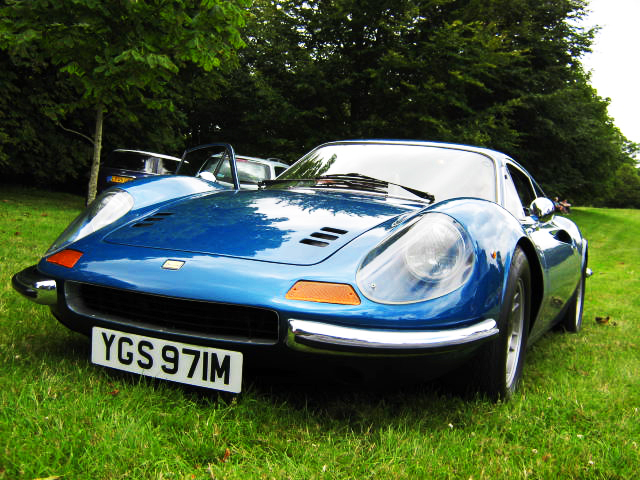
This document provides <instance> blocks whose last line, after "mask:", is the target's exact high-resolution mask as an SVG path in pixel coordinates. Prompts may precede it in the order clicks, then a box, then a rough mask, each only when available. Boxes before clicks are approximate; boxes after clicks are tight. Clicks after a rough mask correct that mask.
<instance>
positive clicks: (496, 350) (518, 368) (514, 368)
mask: <svg viewBox="0 0 640 480" xmlns="http://www.w3.org/2000/svg"><path fill="white" fill-rule="evenodd" d="M530 316H531V270H530V269H529V261H528V260H527V256H526V255H525V253H524V252H523V251H522V249H521V248H520V247H517V248H516V250H515V252H514V254H513V260H512V262H511V268H510V269H509V277H508V279H507V289H506V292H505V297H504V302H503V304H502V307H501V309H500V317H499V319H498V329H499V330H500V333H499V334H498V335H497V337H496V338H494V339H493V340H491V341H490V342H489V343H487V344H486V345H484V346H483V347H482V348H481V350H480V353H479V357H478V358H477V359H476V363H475V366H476V374H477V377H476V380H477V381H478V383H479V385H478V386H479V390H480V391H481V392H482V393H485V394H486V395H487V396H488V397H489V398H491V399H492V400H500V399H501V400H508V399H509V398H511V396H512V395H513V394H514V393H515V391H516V390H517V388H518V385H519V383H520V380H521V378H522V368H523V366H524V358H525V353H526V347H527V338H528V337H529V324H530Z"/></svg>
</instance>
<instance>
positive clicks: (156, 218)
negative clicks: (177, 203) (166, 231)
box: [133, 212, 173, 228]
mask: <svg viewBox="0 0 640 480" xmlns="http://www.w3.org/2000/svg"><path fill="white" fill-rule="evenodd" d="M170 215H173V213H172V212H158V213H154V214H153V215H151V216H150V217H147V218H145V219H144V220H142V221H141V222H138V223H134V224H133V226H134V227H135V228H139V227H150V226H152V225H154V224H155V223H156V222H161V221H162V220H164V219H165V218H167V217H168V216H170Z"/></svg>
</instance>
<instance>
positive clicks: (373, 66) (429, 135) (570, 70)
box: [0, 0, 638, 204]
mask: <svg viewBox="0 0 640 480" xmlns="http://www.w3.org/2000/svg"><path fill="white" fill-rule="evenodd" d="M249 3H250V2H249V0H207V1H197V0H172V1H167V2H146V1H133V0H124V1H120V2H96V1H93V0H61V1H60V2H53V3H52V2H48V1H46V0H33V1H30V2H27V1H22V0H11V1H6V2H4V3H3V4H2V5H3V6H2V7H0V50H3V51H4V52H5V53H2V52H0V54H1V55H3V56H2V57H0V62H2V66H3V67H6V68H4V69H3V70H4V71H5V72H6V74H5V75H4V76H3V78H0V82H1V83H2V85H4V86H6V88H4V89H2V90H1V91H0V116H1V117H0V120H1V122H0V142H2V143H0V168H2V169H3V170H5V171H6V170H7V169H9V168H11V169H13V170H11V171H24V170H29V169H30V168H31V167H32V166H33V165H36V164H37V161H36V160H35V154H31V153H30V152H38V154H39V153H40V152H41V151H42V149H41V148H39V147H38V146H37V142H40V141H41V137H42V136H44V134H43V132H45V131H46V132H51V134H50V135H46V144H47V147H48V148H49V149H50V151H51V152H53V153H54V154H53V155H50V156H52V157H53V158H54V159H55V160H54V162H57V161H58V159H60V158H63V157H64V158H67V157H68V155H69V151H68V150H69V148H70V145H71V144H73V145H74V146H73V150H74V151H80V150H82V151H84V149H86V145H84V143H85V140H84V139H82V138H81V137H79V136H77V135H76V138H74V137H73V135H74V134H73V133H71V131H75V132H90V131H91V130H92V129H93V128H94V125H95V124H96V119H95V117H96V107H97V106H99V105H103V106H104V107H105V111H106V112H107V115H106V116H105V126H106V127H105V128H106V129H107V130H106V132H107V135H106V136H105V142H106V145H107V147H108V148H115V147H138V148H144V149H148V150H151V149H155V150H161V151H165V152H167V153H174V154H177V153H179V152H180V150H181V149H182V146H183V144H184V143H187V144H189V145H194V144H199V143H208V142H211V141H226V142H230V143H232V144H233V145H234V147H235V148H236V150H237V151H239V152H242V153H245V154H252V155H258V156H265V157H274V156H275V157H280V158H282V159H285V160H287V161H293V160H295V159H297V158H299V157H300V155H301V154H303V153H304V152H305V151H308V150H309V149H310V148H312V147H313V146H315V145H317V144H319V143H321V142H324V141H327V140H336V139H344V138H363V137H369V138H372V137H373V138H415V139H426V140H439V141H450V142H458V143H468V144H474V145H481V146H486V147H490V148H495V149H497V150H500V151H504V152H505V153H507V154H509V155H511V156H513V157H514V158H515V159H516V160H518V161H520V162H521V163H522V164H523V165H524V166H525V167H526V168H527V169H528V170H529V171H531V173H532V174H534V176H535V177H536V178H537V179H538V181H539V182H540V183H541V184H542V186H543V188H544V189H545V190H546V192H547V193H548V195H550V196H556V195H557V196H561V197H567V198H568V199H569V200H571V201H572V202H573V203H585V204H603V202H604V201H605V198H608V195H609V192H610V191H611V189H612V188H613V185H612V182H613V181H614V174H615V172H616V171H617V170H618V169H619V167H620V166H621V165H622V164H624V163H629V162H631V158H632V157H633V155H634V154H636V153H637V152H638V147H637V145H634V144H631V143H630V142H628V141H627V140H626V139H625V138H624V137H623V136H622V134H621V133H620V131H619V130H618V129H617V128H616V127H615V125H614V124H613V121H612V120H611V118H610V117H609V115H608V113H607V101H606V100H605V99H602V98H600V97H599V96H598V95H597V92H596V91H595V90H594V89H593V88H592V87H591V86H590V84H589V78H588V75H587V74H586V73H585V72H584V71H583V69H582V66H581V64H580V57H581V55H583V54H584V53H586V52H588V51H589V48H590V45H591V42H592V41H593V38H594V35H595V31H594V30H585V29H582V28H580V27H579V26H578V25H579V20H580V19H581V18H582V17H583V16H584V14H585V8H586V2H585V1H583V0H556V1H553V2H540V1H539V0H421V1H415V0H364V1H356V0H331V1H329V0H321V1H317V2H308V1H305V0H284V1H279V2H274V1H271V0H255V1H254V2H253V4H252V5H250V6H249ZM245 19H247V24H246V26H245V27H244V28H243V29H242V28H241V26H242V25H243V22H244V21H245ZM245 44H246V47H245V48H242V49H241V48H240V47H242V46H243V45H245ZM23 79H24V80H23ZM31 92H36V93H35V95H36V96H34V97H33V99H32V97H30V96H29V95H27V93H31ZM38 115H45V117H46V118H43V117H42V116H40V117H38ZM23 126H24V128H23ZM25 138H26V139H30V140H29V141H32V142H35V143H34V144H33V146H32V145H31V144H29V143H24V141H25V140H24V139H25ZM30 155H31V157H30V158H29V156H30ZM74 155H75V154H74ZM75 158H77V160H75V161H74V162H67V163H66V164H65V166H64V169H65V170H67V173H68V174H69V175H70V178H73V177H76V178H77V177H78V176H81V175H82V173H83V172H84V173H86V165H87V162H88V160H85V158H86V155H84V154H82V155H81V156H78V155H76V157H75ZM45 170H49V167H45ZM51 170H53V168H51ZM61 176H63V175H61ZM44 177H49V178H51V175H45V176H44Z"/></svg>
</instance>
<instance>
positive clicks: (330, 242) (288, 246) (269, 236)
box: [104, 190, 424, 265]
mask: <svg viewBox="0 0 640 480" xmlns="http://www.w3.org/2000/svg"><path fill="white" fill-rule="evenodd" d="M421 208H424V204H417V203H414V202H408V201H403V200H399V199H393V198H389V197H383V196H371V195H358V194H349V193H343V192H332V193H328V192H322V191H318V190H263V191H223V192H217V193H210V194H206V195H204V196H198V197H195V198H194V197H191V198H188V199H186V200H183V201H180V202H177V203H174V204H172V205H170V206H168V207H164V208H162V209H161V210H157V211H155V212H153V213H152V214H150V215H148V216H146V217H143V218H139V219H137V220H136V221H135V222H130V223H128V224H126V225H124V226H123V227H120V228H118V229H117V230H115V231H113V232H111V233H110V234H108V235H107V236H106V237H105V238H104V241H106V242H108V243H115V244H121V245H130V246H136V247H144V248H154V249H166V250H174V251H176V252H180V251H183V252H193V253H202V254H207V255H222V256H228V257H237V258H245V259H251V260H260V261H269V262H277V263H286V264H295V265H313V264H315V263H319V262H321V261H322V260H324V259H325V258H327V257H328V256H330V255H331V254H333V253H334V252H336V251H337V250H338V249H340V248H342V247H343V246H344V245H346V244H347V243H349V242H350V241H351V240H353V239H354V238H356V237H357V236H359V235H361V234H362V233H363V232H366V231H367V230H370V229H371V228H373V227H375V226H377V225H380V224H381V223H384V222H386V221H388V220H390V219H392V218H395V217H398V216H399V215H402V214H406V213H408V212H412V211H415V210H417V209H421Z"/></svg>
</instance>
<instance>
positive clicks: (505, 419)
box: [0, 186, 640, 480]
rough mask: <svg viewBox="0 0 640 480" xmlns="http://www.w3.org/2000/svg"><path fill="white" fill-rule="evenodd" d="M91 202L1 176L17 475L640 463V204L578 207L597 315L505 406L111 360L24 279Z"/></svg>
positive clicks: (450, 474)
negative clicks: (27, 295) (22, 285)
mask: <svg viewBox="0 0 640 480" xmlns="http://www.w3.org/2000/svg"><path fill="white" fill-rule="evenodd" d="M81 208H82V200H81V199H79V198H77V197H73V196H66V195H60V194H51V193H45V192H38V191H35V190H24V189H14V188H9V187H5V186H3V187H2V190H0V240H1V243H0V279H1V282H0V480H5V479H11V480H14V479H29V480H33V479H36V478H48V479H57V478H60V479H64V480H70V479H181V480H182V479H185V480H186V479H200V480H206V479H209V480H210V479H217V480H222V479H272V478H274V479H289V478H290V479H313V478H316V479H366V478H370V479H381V478H385V479H386V478H393V479H395V478H399V479H405V478H406V479H415V478H444V479H447V478H451V479H474V480H477V479H495V478H508V479H520V478H522V479H524V478H534V479H542V478H544V479H546V478H585V479H635V478H638V475H639V472H640V376H639V373H640V329H639V328H638V327H639V325H640V319H639V318H638V312H640V295H638V292H639V291H640V248H639V247H638V237H639V236H640V211H633V210H605V209H591V208H581V209H575V212H574V213H572V215H571V216H572V218H573V219H574V220H575V221H576V222H577V223H578V224H579V225H580V227H581V228H582V230H583V232H584V233H585V235H586V236H587V237H588V239H589V241H590V266H591V268H592V269H593V270H594V271H595V275H594V276H593V277H592V278H591V279H590V280H589V281H588V282H587V298H586V303H585V315H584V329H583V331H582V332H581V333H580V334H578V335H569V334H564V333H555V332H554V333H550V334H548V335H546V336H545V337H544V338H543V339H542V340H541V341H540V342H538V343H537V344H536V345H535V346H534V347H533V348H532V349H531V350H530V351H529V355H528V358H527V364H526V367H525V376H524V384H523V386H522V389H521V390H520V392H519V393H518V394H517V395H516V396H515V398H514V399H513V400H512V401H511V402H509V403H506V404H503V403H498V404H494V403H491V402H489V401H486V400H483V399H481V398H471V399H469V398H461V397H459V396H457V395H455V394H454V393H452V392H451V391H449V390H448V389H447V388H446V387H443V386H442V385H440V384H439V383H433V384H429V385H424V386H419V387H407V388H403V389H401V390H388V391H375V392H372V391H366V390H359V389H346V388H338V387H333V386H331V387H326V388H325V387H323V386H322V385H315V386H314V385H309V384H308V383H307V384H303V385H296V384H295V383H294V382H281V384H279V385H272V384H271V383H270V382H266V381H264V380H262V381H261V380H260V379H257V378H256V379H248V381H247V384H246V385H245V387H244V392H243V393H242V394H241V395H240V396H238V397H237V398H233V399H232V398H230V397H219V396H217V395H216V394H214V393H209V392H202V391H199V390H192V389H186V388H182V387H180V386H178V385H176V384H170V383H163V382H155V381H152V380H148V379H144V378H137V377H133V376H128V375H124V374H122V375H120V374H117V373H114V372H111V371H107V370H105V369H102V368H99V367H95V366H93V365H91V364H90V362H89V359H88V355H89V343H88V341H87V339H86V338H84V337H82V336H80V335H78V334H75V333H72V332H70V331H68V330H67V329H66V328H64V327H63V326H62V325H60V324H59V323H58V322H57V321H56V320H55V319H54V318H53V317H52V316H51V314H50V313H49V311H48V309H47V308H45V307H40V306H37V305H34V304H32V303H30V302H28V301H27V300H24V299H22V298H20V297H19V296H18V295H17V294H16V293H15V292H14V291H13V290H12V288H11V275H12V274H13V273H15V272H17V271H18V270H20V269H22V268H24V267H26V266H28V265H31V264H33V263H35V262H36V261H37V260H38V259H39V257H40V255H42V253H43V252H44V251H45V250H46V248H47V247H48V245H49V244H50V243H51V242H52V241H53V240H54V239H55V237H56V236H57V234H58V233H59V232H60V231H61V230H62V229H63V228H64V226H66V224H67V223H68V222H69V221H70V220H71V219H72V218H73V217H74V216H75V215H76V214H77V213H78V212H79V211H80V209H81ZM596 317H609V320H608V322H605V323H598V322H596V320H595V319H596Z"/></svg>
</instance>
